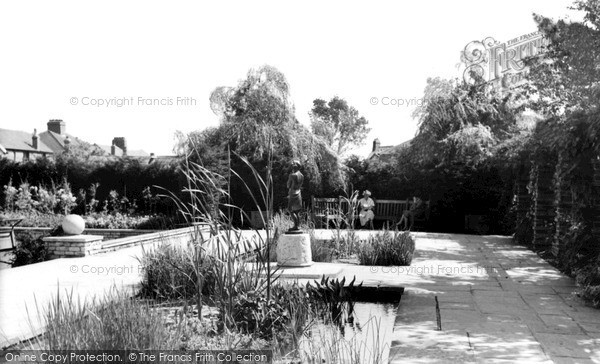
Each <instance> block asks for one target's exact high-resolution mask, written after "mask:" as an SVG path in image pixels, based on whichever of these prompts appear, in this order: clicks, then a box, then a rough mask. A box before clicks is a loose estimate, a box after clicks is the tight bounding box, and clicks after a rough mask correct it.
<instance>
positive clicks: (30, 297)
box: [0, 232, 600, 363]
mask: <svg viewBox="0 0 600 364" xmlns="http://www.w3.org/2000/svg"><path fill="white" fill-rule="evenodd" d="M330 233H331V232H319V234H330ZM365 233H366V232H365ZM361 234H363V232H361ZM415 236H416V238H417V240H416V241H417V252H416V257H415V260H414V261H413V264H412V266H411V267H363V266H356V265H341V267H342V268H343V269H342V274H343V275H346V276H349V277H352V276H353V275H356V276H357V279H358V281H361V280H362V281H364V284H365V285H385V286H399V287H405V288H406V289H405V293H404V295H403V296H402V300H401V302H400V305H399V309H398V315H397V317H396V322H395V326H394V332H393V335H392V338H391V351H390V358H391V359H390V361H391V362H392V363H405V362H409V363H436V362H439V363H446V362H459V363H460V362H486V363H487V362H547V363H552V362H556V363H600V311H599V310H595V309H592V308H589V307H586V306H585V305H584V304H583V303H582V302H581V301H580V300H579V299H578V298H577V297H576V296H574V295H572V294H571V292H573V291H574V288H575V283H574V281H573V280H572V279H570V278H568V277H565V276H564V275H562V274H560V273H559V272H558V271H557V270H555V269H554V268H552V267H551V266H550V265H548V264H547V263H545V262H544V261H543V260H542V259H540V258H539V257H538V256H537V255H536V254H534V253H532V252H531V251H529V250H527V249H525V248H523V247H519V246H515V245H514V244H512V242H511V239H510V238H506V237H480V236H468V235H448V234H425V233H416V234H415ZM140 252H141V248H139V247H135V248H129V249H124V250H120V251H117V252H113V253H107V254H102V255H98V256H93V257H87V258H71V259H57V260H53V261H49V262H44V263H40V264H35V265H32V266H27V267H21V268H14V269H5V270H1V271H0V328H1V330H2V332H1V333H0V345H1V344H2V343H3V342H2V339H5V340H6V339H14V338H15V337H19V336H23V335H25V336H26V335H27V333H29V332H31V330H32V328H33V329H34V331H35V330H39V327H40V326H39V324H36V321H38V318H37V316H36V312H37V311H36V309H35V301H34V296H35V299H36V300H37V302H38V304H39V305H40V306H43V305H45V304H46V302H48V301H49V300H50V299H51V297H52V296H53V295H55V294H56V292H57V290H60V291H62V292H64V291H65V290H68V291H70V290H72V291H73V292H76V293H77V294H78V295H79V296H80V297H82V298H85V297H90V296H93V295H97V294H100V293H101V292H103V291H104V290H106V289H108V288H109V287H111V286H114V285H117V286H126V287H132V286H134V285H136V284H137V283H138V282H139V272H138V262H137V260H136V258H135V257H136V256H139V254H140ZM312 269H315V268H314V267H313V268H312ZM59 287H60V288H59ZM435 296H437V297H438V300H439V306H440V315H441V325H442V331H437V330H436V327H437V322H436V314H435V312H436V311H435V299H434V297H435ZM25 307H28V310H29V313H28V311H27V310H26V309H25ZM28 317H30V318H32V321H34V322H33V323H32V324H29V323H28Z"/></svg>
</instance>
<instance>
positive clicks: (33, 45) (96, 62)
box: [0, 0, 581, 156]
mask: <svg viewBox="0 0 600 364" xmlns="http://www.w3.org/2000/svg"><path fill="white" fill-rule="evenodd" d="M571 4H572V0H503V1H487V0H486V1H482V0H457V1H448V0H435V1H434V0H421V1H369V2H366V1H363V2H358V1H294V2H291V1H242V0H240V1H202V2H200V1H169V2H167V1H163V2H158V1H148V0H145V1H127V2H124V1H97V2H91V1H52V2H50V1H7V0H5V1H2V2H0V49H1V54H2V56H0V128H7V129H15V130H23V131H31V132H33V129H34V128H37V129H38V132H40V131H44V130H46V123H47V122H48V120H50V119H62V120H64V121H65V123H66V128H67V132H68V133H69V134H71V135H74V136H77V137H79V138H81V139H83V140H85V141H88V142H91V143H97V144H105V145H110V144H111V141H112V138H113V137H117V136H119V137H126V138H127V144H128V148H130V149H143V150H145V151H146V152H148V153H150V152H154V153H156V154H158V155H166V154H172V149H173V145H174V140H175V139H174V134H175V132H176V131H178V130H179V131H182V132H185V133H187V132H190V131H193V130H201V129H204V128H206V127H209V126H215V125H218V123H219V118H218V116H217V115H215V114H214V113H213V112H212V110H211V109H210V104H209V96H210V94H211V92H212V91H213V90H214V89H215V88H216V87H218V86H236V85H237V83H238V82H239V81H240V80H241V79H243V78H244V77H245V76H246V73H247V72H248V70H249V69H250V68H257V67H260V66H262V65H265V64H268V65H271V66H274V67H276V68H277V69H279V70H280V71H281V72H283V74H284V75H285V76H286V78H287V80H288V82H289V84H290V87H291V99H292V100H293V102H294V104H295V108H296V116H297V118H298V119H299V120H300V122H302V123H303V124H306V125H309V123H310V119H309V116H308V113H309V111H310V109H311V107H312V101H313V100H314V99H316V98H321V99H325V100H329V99H330V98H332V97H333V96H336V95H337V96H339V97H342V98H344V99H346V100H347V101H348V103H349V104H350V105H352V106H354V107H355V108H356V109H357V110H358V111H359V113H360V114H361V115H363V116H365V118H366V119H367V120H368V121H369V126H370V127H371V129H372V130H371V132H370V133H369V135H368V136H367V138H366V139H365V144H364V145H363V146H362V147H359V148H357V149H355V150H354V151H353V152H354V153H356V154H358V155H361V156H366V155H367V154H368V152H369V151H370V149H371V147H372V141H373V139H374V138H379V139H380V141H381V144H382V145H395V144H399V143H401V142H403V141H405V140H408V139H410V138H412V137H413V136H414V134H415V132H416V130H417V121H416V120H414V119H413V118H412V117H411V114H412V112H413V110H414V106H415V105H416V104H417V103H419V102H420V99H421V98H422V97H423V89H424V87H425V85H426V81H427V78H428V77H443V78H455V77H461V75H460V72H459V70H458V69H457V64H458V63H459V62H460V52H461V51H462V50H463V48H464V47H465V45H466V44H467V43H469V42H470V41H472V40H482V39H483V38H486V37H488V36H491V37H494V38H495V39H496V40H498V41H501V42H503V41H507V40H509V39H513V38H516V37H518V36H520V35H522V34H527V33H531V32H533V31H536V30H537V28H536V24H535V22H534V21H533V17H532V14H533V13H538V14H542V15H544V16H548V17H551V18H554V19H558V18H566V19H572V20H579V19H581V15H580V14H578V13H576V12H574V11H571V10H568V6H570V5H571ZM400 100H401V101H400ZM102 103H103V104H102ZM161 103H162V105H161ZM119 105H120V107H119Z"/></svg>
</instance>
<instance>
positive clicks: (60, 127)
mask: <svg viewBox="0 0 600 364" xmlns="http://www.w3.org/2000/svg"><path fill="white" fill-rule="evenodd" d="M47 125H48V131H52V132H54V133H56V134H60V135H65V134H66V133H67V126H66V124H65V122H64V121H62V120H59V119H53V120H50V121H49V122H48V124H47Z"/></svg>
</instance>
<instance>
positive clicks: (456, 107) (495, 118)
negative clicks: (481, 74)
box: [397, 78, 519, 231]
mask: <svg viewBox="0 0 600 364" xmlns="http://www.w3.org/2000/svg"><path fill="white" fill-rule="evenodd" d="M423 99H424V102H423V104H422V106H421V107H419V108H418V109H417V110H416V111H415V113H414V114H413V116H414V117H415V118H417V120H418V122H419V124H418V131H417V135H416V136H415V138H414V139H413V140H412V142H411V145H410V147H409V148H405V149H402V150H400V151H399V155H398V163H397V170H398V173H399V175H400V176H401V178H403V179H404V180H405V181H406V183H408V184H412V185H415V186H419V188H420V191H416V193H417V194H418V195H419V194H420V195H422V196H424V197H425V198H428V199H430V200H431V201H432V203H433V204H434V207H433V211H432V223H433V225H434V226H436V227H437V228H438V229H439V230H443V231H462V229H463V228H464V216H465V215H470V214H475V215H488V217H489V220H490V221H492V222H493V223H494V224H496V225H497V222H499V221H501V220H502V216H503V215H504V214H505V212H506V209H505V208H504V205H505V203H504V202H502V201H503V200H504V198H505V197H507V196H508V192H510V190H507V185H508V183H509V182H508V180H509V176H504V175H503V173H504V172H505V171H504V170H503V169H502V168H501V167H500V166H499V165H498V163H497V161H498V152H499V150H502V147H503V146H504V145H505V144H506V143H508V141H509V140H512V138H513V137H514V136H515V135H516V134H518V130H519V123H518V121H519V119H518V113H517V112H515V105H514V99H513V98H512V96H511V95H503V94H500V93H498V92H497V91H496V90H495V89H494V88H493V87H492V86H491V85H486V84H483V85H469V84H466V83H463V82H459V81H456V80H444V79H439V78H435V79H429V80H428V83H427V87H426V89H425V95H424V98H423ZM500 205H502V206H503V207H502V208H500V207H499V206H500ZM490 228H491V229H492V230H497V231H498V230H502V229H503V227H501V226H491V227H490Z"/></svg>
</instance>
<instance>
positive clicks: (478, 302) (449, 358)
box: [342, 233, 600, 363]
mask: <svg viewBox="0 0 600 364" xmlns="http://www.w3.org/2000/svg"><path fill="white" fill-rule="evenodd" d="M416 236H417V240H416V242H417V243H416V247H417V252H416V257H415V259H414V261H413V264H412V266H411V267H410V268H409V267H371V268H369V267H361V266H354V267H349V268H346V269H345V270H344V271H343V273H342V274H344V275H347V276H352V275H356V276H357V278H358V279H359V280H363V281H364V284H365V285H378V284H380V285H387V286H390V285H398V286H403V287H406V289H405V292H404V295H403V296H402V299H401V302H400V305H399V308H398V314H397V317H396V322H395V327H394V333H393V337H392V343H391V351H390V358H391V359H390V362H391V363H406V362H408V363H447V362H457V363H461V362H481V363H488V362H502V363H504V362H506V363H511V362H520V363H540V362H543V363H553V362H555V363H600V310H596V309H592V308H590V307H586V306H585V305H584V304H583V303H582V302H581V300H580V299H579V298H578V297H576V296H575V295H573V294H572V292H573V291H574V289H575V282H574V281H573V280H572V279H570V278H568V277H566V276H564V275H562V274H561V273H560V272H558V271H557V270H556V269H554V268H553V267H551V266H550V265H549V264H548V263H546V262H545V261H543V260H542V259H541V258H539V257H538V256H537V255H536V254H535V253H533V252H531V251H529V250H527V249H525V248H523V247H519V246H516V245H514V244H513V243H512V241H511V239H510V238H507V237H482V236H470V235H448V234H422V233H417V234H416ZM435 296H437V297H438V301H439V307H440V316H441V325H442V331H437V330H436V328H437V320H436V309H435Z"/></svg>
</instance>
